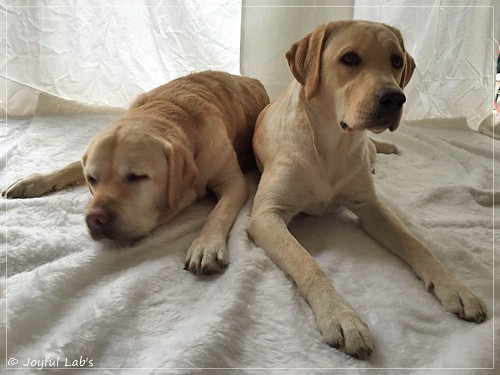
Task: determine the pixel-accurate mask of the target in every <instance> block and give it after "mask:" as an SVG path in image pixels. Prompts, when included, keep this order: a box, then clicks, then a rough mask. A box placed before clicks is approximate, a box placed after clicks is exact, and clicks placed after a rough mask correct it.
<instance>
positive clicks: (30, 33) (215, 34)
mask: <svg viewBox="0 0 500 375" xmlns="http://www.w3.org/2000/svg"><path fill="white" fill-rule="evenodd" d="M5 12H6V17H4V14H1V18H2V22H6V27H5V29H6V38H5V39H4V38H1V39H2V42H1V43H2V45H1V47H2V49H1V50H2V51H6V55H5V54H3V53H2V54H1V57H0V72H2V75H3V72H4V71H6V80H5V77H4V78H2V82H1V86H3V87H2V88H5V86H6V90H3V91H2V92H6V94H7V98H6V99H7V101H8V103H7V105H8V112H9V114H11V115H27V114H28V115H29V114H32V113H33V110H34V108H35V107H36V99H37V97H38V94H39V93H40V92H43V93H48V94H51V95H55V96H58V97H60V98H63V99H67V100H75V101H78V102H81V103H85V104H92V105H100V106H105V107H121V108H125V107H127V106H128V105H129V104H130V103H131V102H132V101H133V100H134V99H135V97H136V96H137V95H138V94H140V93H142V92H144V91H149V90H151V89H152V88H154V87H156V86H159V85H161V84H164V83H166V82H168V81H170V80H171V79H174V78H177V77H179V76H182V75H186V74H189V73H193V72H196V71H201V70H210V69H211V70H222V71H226V72H229V73H235V74H239V72H240V65H239V59H240V34H241V33H240V29H241V1H240V0H224V1H218V2H212V1H207V0H189V1H175V0H170V1H157V0H139V1H134V2H123V1H113V0H107V1H102V0H99V1H85V2H81V1H76V0H74V1H64V2H63V1H59V2H56V1H40V2H37V5H36V6H31V7H27V6H26V5H25V2H21V1H17V2H16V1H9V2H8V7H7V8H6V10H5ZM4 43H6V46H5V44H4Z"/></svg>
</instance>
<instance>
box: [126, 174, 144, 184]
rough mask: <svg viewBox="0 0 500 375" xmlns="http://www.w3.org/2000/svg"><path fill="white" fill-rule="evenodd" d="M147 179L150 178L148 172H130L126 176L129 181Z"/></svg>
mask: <svg viewBox="0 0 500 375" xmlns="http://www.w3.org/2000/svg"><path fill="white" fill-rule="evenodd" d="M147 179H149V176H148V175H146V174H135V173H129V174H128V175H127V177H126V180H127V182H140V181H144V180H147Z"/></svg>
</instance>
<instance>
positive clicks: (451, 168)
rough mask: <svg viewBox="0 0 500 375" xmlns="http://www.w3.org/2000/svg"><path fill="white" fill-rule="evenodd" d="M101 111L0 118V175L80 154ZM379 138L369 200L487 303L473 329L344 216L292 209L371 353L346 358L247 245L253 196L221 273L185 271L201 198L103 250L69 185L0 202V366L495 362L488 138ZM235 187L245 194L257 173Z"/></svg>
mask: <svg viewBox="0 0 500 375" xmlns="http://www.w3.org/2000/svg"><path fill="white" fill-rule="evenodd" d="M114 117H116V115H114V116H112V115H104V114H100V115H98V114H94V115H90V114H78V115H65V116H52V117H50V116H49V117H47V116H38V117H35V118H33V119H9V122H8V125H7V129H6V132H5V133H4V134H6V138H5V139H4V143H5V145H6V147H5V154H4V155H3V157H2V159H0V162H1V163H2V165H1V168H2V171H1V172H2V181H4V182H5V183H7V182H12V181H13V180H15V179H16V178H19V177H21V176H25V175H27V174H30V173H33V172H42V171H50V170H52V169H54V168H56V167H60V166H62V165H64V164H66V163H67V162H69V161H73V160H76V159H78V158H79V157H80V154H81V153H82V151H83V149H84V147H85V145H86V143H87V141H88V140H89V139H90V137H91V136H92V135H93V134H95V132H96V131H97V129H99V128H100V127H101V126H102V125H103V124H105V123H106V122H108V121H109V120H110V119H111V118H114ZM21 130H22V131H21ZM21 133H22V134H21ZM382 138H384V139H385V140H390V141H392V142H394V143H396V144H397V145H398V147H399V149H400V154H399V155H379V156H378V159H377V160H378V161H377V164H376V175H375V179H376V185H377V189H378V191H379V194H380V196H381V197H382V198H383V199H384V200H385V201H386V202H387V203H388V204H389V205H390V206H391V207H392V208H393V209H394V210H396V212H398V213H399V214H400V216H401V218H402V219H403V221H405V222H406V223H407V224H408V226H409V227H410V228H411V230H412V232H413V233H415V234H416V235H417V236H418V237H419V238H421V239H422V240H423V241H424V242H426V243H427V244H429V246H430V247H431V248H432V249H433V250H434V252H435V253H436V254H437V256H438V257H439V258H440V259H441V260H442V262H443V263H445V264H446V265H447V267H448V268H449V269H450V270H451V271H452V272H453V273H454V274H455V275H456V276H457V277H458V278H459V279H460V280H462V281H463V282H464V283H465V284H466V285H468V286H469V287H470V288H471V289H472V290H473V291H475V292H476V293H477V294H478V295H479V296H481V297H482V298H483V299H484V300H485V302H486V304H487V306H488V309H489V312H490V318H489V319H488V321H486V322H485V323H483V324H479V325H478V324H474V323H468V322H464V321H462V320H460V319H458V318H456V317H455V316H453V315H452V314H450V313H447V312H445V311H444V310H443V309H442V307H441V306H440V305H439V303H438V302H437V300H436V299H435V298H434V297H433V296H432V295H431V294H429V293H428V292H427V291H426V290H425V289H424V286H423V284H422V283H421V282H420V281H419V280H417V278H416V277H415V275H414V274H413V273H412V272H411V270H410V269H409V268H408V267H407V266H406V265H404V264H403V263H402V262H401V261H400V260H399V259H397V258H396V257H394V256H392V255H390V254H389V253H388V252H387V251H386V250H384V249H383V248H382V247H381V246H380V245H378V244H377V243H376V242H374V241H373V240H372V239H371V238H369V237H368V236H367V235H365V234H364V233H363V232H362V230H361V229H360V227H359V225H358V223H357V221H356V219H355V218H354V217H353V216H352V215H349V214H348V213H339V214H338V215H336V216H326V217H308V216H299V217H297V218H295V219H294V220H293V222H292V223H291V226H290V227H291V231H292V232H293V234H294V235H295V236H296V237H297V238H298V239H299V241H300V242H301V243H302V244H303V245H304V246H305V247H306V248H307V249H308V250H309V251H310V253H311V254H312V255H313V256H314V258H315V259H316V261H317V262H318V263H319V264H320V265H321V266H322V268H323V269H324V270H325V271H326V273H327V275H328V276H329V278H330V280H331V281H332V283H333V284H334V285H335V286H336V288H337V290H338V291H339V293H341V294H342V295H343V296H344V297H345V298H346V300H347V301H349V303H351V304H352V306H353V307H354V308H355V309H356V310H357V311H358V313H359V314H360V316H361V317H362V319H363V320H364V321H366V322H367V323H368V325H369V326H370V328H371V332H372V334H373V336H374V340H375V352H374V354H373V355H372V357H371V358H370V359H369V360H367V361H359V360H356V359H353V358H350V357H348V356H347V355H345V354H343V353H341V352H339V351H337V350H335V349H333V348H331V347H329V346H328V345H326V344H324V343H323V342H322V339H321V335H320V333H319V331H318V327H317V326H316V323H315V319H314V316H313V314H312V312H311V309H310V308H309V306H308V305H307V303H306V302H305V301H304V300H303V298H302V297H301V296H300V295H299V293H298V292H297V290H296V288H295V287H294V285H293V284H292V282H291V281H290V280H289V279H287V277H286V276H285V275H284V274H283V272H281V271H280V270H279V269H278V268H277V267H276V266H275V265H274V264H273V263H272V261H271V260H270V259H269V258H268V257H267V256H266V254H265V252H264V251H263V250H262V249H260V248H259V247H257V246H256V245H255V244H254V243H252V241H251V240H249V239H248V237H247V234H246V229H245V227H246V223H247V219H248V215H249V212H250V208H251V204H252V202H251V199H250V200H249V202H247V204H246V206H245V207H244V209H243V210H242V212H241V213H240V215H239V216H238V218H237V220H236V223H235V224H234V227H233V229H232V231H231V234H230V236H229V240H228V248H229V255H230V262H231V264H230V266H229V268H228V269H227V270H226V272H225V273H223V274H221V275H215V276H195V275H193V274H191V273H189V272H187V271H184V270H183V262H184V256H185V251H186V249H187V247H188V245H189V244H190V241H192V240H193V239H194V238H195V237H196V236H197V234H198V232H199V230H200V228H201V226H202V224H203V221H204V219H205V217H206V216H207V214H208V213H209V212H210V210H211V209H212V207H213V205H214V203H213V202H211V201H201V202H198V203H196V204H195V205H194V206H192V207H190V208H188V209H187V210H186V211H185V212H183V213H182V214H181V215H180V216H179V217H177V218H176V219H175V220H174V221H173V222H171V224H169V225H168V226H166V227H165V228H163V229H161V230H158V231H157V233H155V234H154V235H152V236H151V237H150V238H149V239H148V240H146V241H144V243H142V244H140V245H138V246H136V247H133V248H129V249H123V250H116V249H110V248H104V247H103V246H102V245H100V244H99V243H96V242H94V241H92V240H91V239H90V238H89V236H88V235H87V231H86V228H85V224H84V220H83V214H82V212H83V209H84V207H85V204H86V202H87V201H88V199H89V193H88V191H87V189H86V188H85V187H80V188H74V189H71V190H69V191H65V192H60V193H56V194H51V195H47V196H44V197H42V198H36V199H27V200H5V199H0V204H1V206H2V208H3V209H4V212H5V215H2V216H1V223H2V228H1V236H2V237H3V238H5V239H6V241H5V243H6V244H7V246H6V248H7V256H6V257H2V258H1V260H2V265H1V267H0V272H1V274H2V276H3V279H2V284H3V285H2V289H1V291H2V293H4V292H5V291H6V294H3V295H2V300H1V303H2V308H3V309H4V311H5V312H6V313H5V314H1V316H0V325H1V331H2V332H3V331H5V332H6V339H7V340H6V342H2V347H1V348H0V352H3V353H6V358H1V359H0V362H4V361H7V363H5V365H7V366H8V367H10V368H19V369H24V370H25V369H26V368H28V367H29V368H41V367H45V368H53V367H56V366H58V367H62V368H69V367H68V366H73V367H75V366H86V367H90V368H94V369H98V368H100V369H111V368H122V369H125V368H129V369H132V368H136V369H143V370H142V371H140V370H135V372H134V371H132V373H150V372H153V370H152V369H155V368H163V369H172V368H177V369H183V370H179V371H181V372H183V373H190V372H192V371H194V370H189V369H192V368H198V369H200V368H239V369H243V368H246V369H247V370H240V371H241V372H247V373H249V372H250V371H251V370H248V369H250V368H253V369H256V368H266V369H268V368H281V369H283V368H291V369H294V368H295V369H296V368H302V370H295V373H300V374H303V373H311V372H312V369H313V368H330V369H331V368H351V371H350V372H349V374H353V373H364V370H362V369H364V368H371V369H373V368H378V369H381V368H399V369H403V368H408V369H416V368H427V369H440V368H468V369H469V370H467V371H466V373H476V372H478V373H479V372H480V373H484V372H482V371H480V370H477V368H492V367H493V365H494V355H495V353H494V348H493V337H494V327H493V318H492V316H493V303H494V302H493V289H494V276H493V262H494V260H493V249H492V248H493V243H494V241H495V240H498V237H495V236H494V235H493V223H494V219H493V209H494V199H495V198H496V200H497V201H499V199H498V198H499V195H498V188H497V189H496V190H495V188H494V187H493V186H492V185H493V173H494V167H495V165H496V166H497V167H498V160H500V158H499V153H498V151H496V161H493V142H498V141H493V140H492V139H491V138H487V137H485V136H483V135H481V134H479V133H476V132H474V131H472V130H469V129H468V128H467V126H466V124H465V123H464V121H463V120H460V119H455V120H449V121H431V120H429V121H426V122H424V123H422V124H413V125H409V124H406V125H402V126H401V127H400V129H399V130H398V131H397V132H395V133H391V134H383V137H382ZM497 146H498V145H497ZM7 154H8V155H9V157H8V158H6V156H7ZM7 159H8V160H7ZM6 160H7V162H6ZM248 180H249V182H250V184H251V186H252V188H253V191H255V188H256V184H257V181H258V176H257V173H250V174H249V175H248ZM5 208H6V209H5ZM2 242H4V241H2ZM497 311H498V309H497ZM497 338H498V336H497ZM0 357H4V356H0ZM0 365H1V366H2V367H3V366H4V364H0ZM306 369H309V370H306ZM352 370H354V371H352ZM200 371H201V372H203V371H205V370H203V371H202V370H200ZM274 371H276V372H277V371H278V370H274ZM289 371H294V370H289ZM324 371H325V373H332V370H324ZM415 371H416V370H415ZM435 371H437V370H435ZM490 371H492V370H490ZM490 371H489V372H490ZM109 372H111V370H109ZM129 372H130V371H129ZM215 372H216V373H217V372H221V371H220V370H219V371H217V370H216V371H215ZM267 372H272V371H271V370H269V371H266V373H267ZM401 372H402V371H399V372H398V373H401ZM408 372H413V370H408ZM223 373H227V372H223ZM279 373H283V371H280V372H279ZM285 373H286V371H285ZM405 373H407V372H405ZM449 373H450V372H447V374H449Z"/></svg>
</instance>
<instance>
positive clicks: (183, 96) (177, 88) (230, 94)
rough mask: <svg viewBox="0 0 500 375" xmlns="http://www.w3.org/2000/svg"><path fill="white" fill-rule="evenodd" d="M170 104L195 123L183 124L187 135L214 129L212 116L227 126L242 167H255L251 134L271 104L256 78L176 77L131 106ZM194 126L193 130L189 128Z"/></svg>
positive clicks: (210, 73) (221, 75) (213, 74)
mask: <svg viewBox="0 0 500 375" xmlns="http://www.w3.org/2000/svg"><path fill="white" fill-rule="evenodd" d="M166 102H168V103H170V104H173V105H175V106H177V107H179V108H181V109H182V110H183V112H185V113H188V114H189V116H190V118H191V119H192V121H189V122H183V123H184V124H185V128H184V129H183V130H184V131H186V132H189V131H193V130H194V131H199V130H200V127H201V126H203V125H208V126H211V124H210V123H209V122H210V118H211V114H212V113H213V114H214V117H215V115H216V116H217V117H218V118H220V117H221V116H222V118H223V120H224V122H225V124H226V132H227V136H228V138H229V139H230V141H231V143H232V144H233V146H234V148H235V150H236V152H237V155H238V160H239V163H240V165H241V166H242V168H244V169H247V168H249V167H251V166H253V165H254V158H253V152H252V144H251V140H252V135H253V131H254V126H255V121H256V120H257V116H258V115H259V113H260V112H261V111H262V109H263V108H264V107H265V106H266V105H267V104H269V97H268V95H267V93H266V90H265V89H264V86H262V84H261V83H260V82H259V81H258V80H256V79H253V78H247V77H240V76H234V75H231V74H228V73H224V72H213V71H206V72H201V73H194V74H191V75H188V76H185V77H181V78H177V79H175V80H172V81H171V82H169V83H167V84H165V85H163V86H160V87H158V88H156V89H154V90H152V91H150V92H147V93H145V94H143V95H141V96H139V97H138V98H137V100H136V101H135V102H134V103H133V104H132V106H131V107H130V111H135V110H137V109H139V108H141V107H144V106H151V107H152V108H153V107H155V108H157V107H159V106H163V105H165V103H166ZM189 123H191V124H192V125H193V126H194V129H190V125H189Z"/></svg>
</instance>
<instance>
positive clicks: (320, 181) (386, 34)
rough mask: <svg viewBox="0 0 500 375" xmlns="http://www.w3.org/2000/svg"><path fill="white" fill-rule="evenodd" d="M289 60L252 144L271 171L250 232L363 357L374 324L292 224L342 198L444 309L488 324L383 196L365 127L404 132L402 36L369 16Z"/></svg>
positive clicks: (338, 338) (332, 330)
mask: <svg viewBox="0 0 500 375" xmlns="http://www.w3.org/2000/svg"><path fill="white" fill-rule="evenodd" d="M286 58H287V60H288V64H289V66H290V70H291V71H292V73H293V76H294V77H295V80H294V81H293V82H292V83H291V84H290V85H289V86H288V88H287V90H286V91H285V92H283V93H282V94H281V95H280V96H279V97H278V98H277V99H276V100H275V101H274V102H273V103H271V104H270V105H269V106H267V107H266V108H265V109H264V111H263V112H262V113H261V114H260V115H259V118H258V119H257V125H256V129H255V134H254V140H253V146H254V151H255V155H256V158H257V163H258V165H259V168H260V169H261V171H262V172H263V175H262V178H261V181H260V184H259V186H258V190H257V194H256V197H255V201H254V205H253V209H252V214H251V217H250V222H249V227H248V230H249V233H250V235H251V236H252V237H253V239H254V240H255V242H256V243H257V244H258V245H259V246H261V247H262V248H264V249H265V251H266V252H267V254H268V255H269V256H270V258H271V259H272V260H273V261H274V262H275V263H276V264H277V265H278V266H279V267H280V268H281V269H282V270H283V271H284V272H285V273H287V274H288V275H289V276H290V277H291V278H292V279H293V280H294V282H295V283H296V285H297V287H298V289H299V291H300V293H301V294H302V295H303V296H304V298H305V299H306V300H307V301H308V302H309V304H310V306H311V308H312V310H313V312H314V314H315V316H316V321H317V323H318V325H319V328H320V330H321V333H322V335H323V337H324V339H325V340H326V342H327V343H329V344H330V345H333V346H335V347H338V348H340V349H341V350H343V351H344V352H346V353H348V354H350V355H353V356H355V357H359V358H364V357H366V356H368V355H370V354H371V353H372V351H373V341H372V337H371V335H370V331H369V330H368V327H367V325H366V324H365V323H364V322H363V321H362V320H361V319H360V318H359V316H358V315H357V314H356V312H355V311H354V309H353V308H352V307H351V306H350V305H349V303H347V302H346V301H345V300H344V299H343V298H342V297H341V296H340V295H339V294H338V293H337V292H336V290H335V289H334V288H333V286H332V285H331V283H330V282H329V281H328V278H327V277H326V275H325V273H324V272H323V271H322V270H321V269H320V267H319V266H318V265H317V264H316V262H315V261H314V259H313V258H312V256H311V255H310V254H309V253H308V252H307V251H306V250H305V249H304V248H303V247H302V246H301V245H300V243H299V242H298V241H297V240H296V239H295V238H294V237H293V236H292V235H291V233H290V232H289V231H288V229H287V225H288V223H289V222H290V220H291V219H292V217H293V216H295V215H296V214H297V213H299V212H305V213H308V214H314V215H320V214H324V213H327V212H329V210H330V209H331V208H333V207H334V206H335V205H338V204H341V205H344V206H346V207H347V208H349V209H350V210H352V211H353V212H354V213H355V214H356V215H357V216H358V217H359V220H360V223H361V227H362V228H363V229H364V230H365V231H366V233H368V234H369V235H370V236H372V237H373V238H374V239H375V240H377V241H378V242H379V243H380V244H382V245H383V246H385V247H386V248H387V249H389V250H390V251H391V252H393V253H394V254H396V255H397V256H399V257H401V258H402V259H403V260H404V261H405V262H406V263H408V264H409V265H410V266H411V267H412V268H413V270H414V271H415V273H416V274H417V275H418V277H419V278H421V279H422V281H423V282H424V284H425V286H426V288H427V289H428V290H429V291H433V292H434V294H435V295H436V297H437V299H438V300H439V301H440V302H441V303H442V305H443V306H444V308H445V309H446V310H448V311H451V312H453V313H455V314H457V315H458V316H459V317H460V318H462V319H465V320H470V321H474V322H482V321H484V320H485V319H486V317H487V312H486V307H485V305H484V303H483V302H482V301H481V300H480V299H479V298H477V297H476V296H475V295H474V294H473V293H472V292H470V291H469V290H468V289H467V288H466V287H464V286H463V285H462V284H460V283H459V282H458V281H457V280H456V279H455V277H453V276H452V275H451V274H450V273H449V272H448V271H447V270H446V269H445V268H444V267H443V265H442V264H441V263H440V262H439V260H438V259H437V258H436V257H435V256H434V255H433V254H432V253H431V251H430V250H429V249H428V248H427V247H426V246H425V245H424V244H422V243H421V242H420V241H419V240H417V239H416V238H415V237H414V236H413V235H412V234H410V233H409V231H408V230H407V229H406V228H405V227H404V225H403V224H402V223H401V221H400V220H399V219H398V218H397V217H396V215H395V214H394V213H393V212H392V211H391V210H390V209H389V208H388V207H387V206H386V205H385V204H384V203H383V202H381V201H380V200H379V199H378V198H377V195H376V193H375V188H374V183H373V177H372V174H371V164H372V162H373V157H374V155H375V153H374V147H373V144H371V143H370V142H369V139H368V138H367V136H366V132H365V130H369V131H371V132H374V133H380V132H382V131H384V130H386V129H390V130H391V131H393V130H396V128H397V127H398V125H399V121H400V118H401V112H402V107H403V103H404V102H405V100H406V98H405V95H404V94H403V91H402V88H404V87H405V85H406V84H407V83H408V81H409V80H410V77H411V75H412V73H413V70H414V68H415V63H414V61H413V58H412V57H411V56H410V55H409V54H408V52H406V50H405V48H404V44H403V39H402V37H401V34H400V32H399V31H398V30H397V29H395V28H393V27H390V26H388V25H384V24H380V23H374V22H365V21H340V22H333V23H329V24H324V25H321V26H319V27H318V28H317V29H316V30H314V31H313V32H312V33H310V34H309V35H307V36H306V37H305V38H303V39H302V40H300V41H298V42H297V43H295V44H294V45H292V47H291V48H290V49H289V50H288V52H287V53H286ZM378 146H380V145H378ZM385 146H387V145H385ZM385 146H384V145H383V147H382V148H386V147H385Z"/></svg>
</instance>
